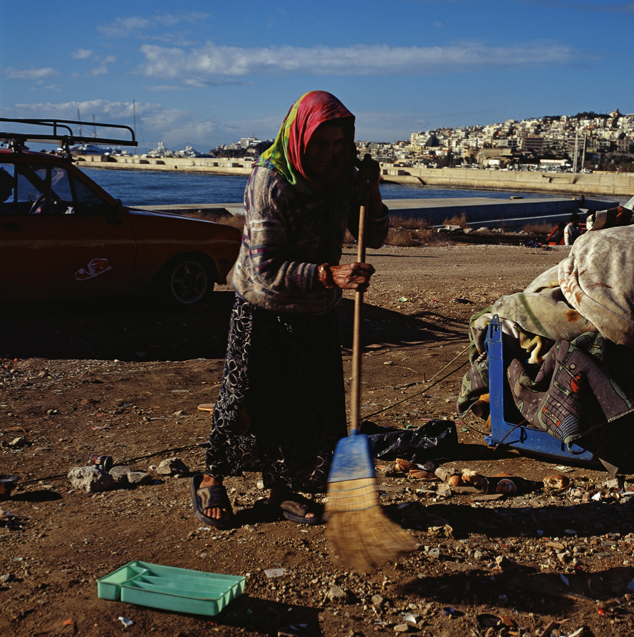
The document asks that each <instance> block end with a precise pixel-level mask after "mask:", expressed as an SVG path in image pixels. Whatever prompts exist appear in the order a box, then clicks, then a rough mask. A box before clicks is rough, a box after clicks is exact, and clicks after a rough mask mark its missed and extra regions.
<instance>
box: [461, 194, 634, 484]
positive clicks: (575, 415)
mask: <svg viewBox="0 0 634 637" xmlns="http://www.w3.org/2000/svg"><path fill="white" fill-rule="evenodd" d="M633 201H634V199H633ZM626 205H627V204H626ZM631 217H632V211H631V210H629V209H628V208H623V207H619V208H617V209H614V210H610V211H602V212H599V213H597V214H596V216H595V219H594V225H593V227H592V229H591V231H589V232H587V233H585V234H583V235H581V237H579V238H578V239H577V240H576V241H575V243H574V245H573V246H572V248H571V250H570V254H569V256H568V257H567V258H565V259H564V260H563V261H561V262H560V263H559V264H558V265H557V266H555V267H554V268H551V269H550V270H547V271H546V272H544V273H543V274H541V275H540V276H539V277H537V279H535V280H534V281H533V282H532V283H531V284H530V285H529V286H528V287H527V288H526V289H525V290H524V291H523V292H520V293H518V294H511V295H508V296H502V297H501V298H499V299H498V300H497V301H496V302H495V303H494V304H493V305H492V306H490V307H488V308H486V309H485V310H483V311H481V312H479V313H478V314H474V315H473V316H472V318H471V322H470V330H469V336H470V339H471V344H472V346H471V352H470V362H471V368H470V370H469V371H468V372H467V374H466V375H465V377H464V379H463V383H462V389H461V392H460V396H459V398H458V412H459V413H464V412H466V411H467V410H468V409H469V408H470V407H471V406H473V405H474V404H475V403H476V402H478V401H479V400H480V399H481V398H482V396H483V395H485V394H488V391H489V389H488V384H489V383H488V362H487V357H486V350H485V339H486V333H487V329H488V325H489V323H490V322H491V319H492V318H493V316H495V315H497V316H498V317H499V320H500V322H501V326H502V338H503V350H504V359H505V361H504V362H505V368H506V370H507V380H508V383H509V387H510V395H511V396H512V401H513V402H514V406H513V405H511V407H512V410H514V412H515V413H514V416H510V417H506V416H505V419H506V420H507V421H509V422H510V421H513V420H512V419H513V418H514V421H515V422H517V423H523V424H525V425H526V424H527V425H528V426H532V427H536V428H539V429H543V430H544V431H547V432H548V433H550V434H551V435H553V436H554V437H555V438H557V439H558V440H561V441H562V442H564V443H566V444H571V443H572V442H576V443H577V444H578V445H580V446H582V447H583V448H585V449H588V450H590V451H593V452H594V453H595V455H597V457H598V458H599V459H601V460H602V461H603V462H604V464H605V465H606V466H607V467H609V468H610V470H612V471H613V472H616V471H617V470H621V471H631V470H634V225H630V221H631Z"/></svg>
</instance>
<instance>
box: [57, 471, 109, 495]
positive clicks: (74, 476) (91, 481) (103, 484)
mask: <svg viewBox="0 0 634 637" xmlns="http://www.w3.org/2000/svg"><path fill="white" fill-rule="evenodd" d="M68 479H69V480H70V483H71V485H72V486H73V488H74V489H80V490H82V491H86V492H87V493H99V492H101V491H109V490H110V489H113V488H114V485H115V482H114V478H113V477H112V476H111V475H110V474H109V473H106V472H105V471H101V470H99V469H97V467H75V468H74V469H71V470H70V471H69V473H68Z"/></svg>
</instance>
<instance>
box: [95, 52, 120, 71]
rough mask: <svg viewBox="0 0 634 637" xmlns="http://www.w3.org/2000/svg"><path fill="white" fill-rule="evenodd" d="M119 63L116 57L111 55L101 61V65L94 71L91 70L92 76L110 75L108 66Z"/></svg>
mask: <svg viewBox="0 0 634 637" xmlns="http://www.w3.org/2000/svg"><path fill="white" fill-rule="evenodd" d="M116 61H117V58H116V57H115V56H114V55H109V56H107V57H105V58H104V59H103V60H101V64H100V65H99V66H97V67H95V68H93V69H90V74H91V75H93V76H97V75H105V74H106V73H108V64H113V63H114V62H116Z"/></svg>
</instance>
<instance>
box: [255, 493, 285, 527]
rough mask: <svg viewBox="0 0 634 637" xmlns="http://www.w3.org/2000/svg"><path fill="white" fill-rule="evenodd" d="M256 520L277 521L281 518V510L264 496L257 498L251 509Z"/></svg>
mask: <svg viewBox="0 0 634 637" xmlns="http://www.w3.org/2000/svg"><path fill="white" fill-rule="evenodd" d="M251 513H252V516H253V518H254V521H256V522H278V521H279V520H281V519H282V511H281V509H280V507H279V506H275V505H273V504H271V503H270V502H269V501H268V500H267V499H266V498H262V499H261V500H257V501H256V502H255V503H254V504H253V508H252V509H251Z"/></svg>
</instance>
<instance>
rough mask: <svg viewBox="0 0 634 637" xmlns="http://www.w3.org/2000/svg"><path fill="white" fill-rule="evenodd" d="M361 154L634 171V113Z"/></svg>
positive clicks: (434, 134) (257, 144)
mask: <svg viewBox="0 0 634 637" xmlns="http://www.w3.org/2000/svg"><path fill="white" fill-rule="evenodd" d="M271 143H272V140H266V141H263V140H258V139H256V138H254V137H246V138H242V139H241V140H240V141H239V142H236V143H234V144H230V145H226V146H218V147H217V148H215V149H214V150H212V151H211V152H210V155H213V156H216V157H250V156H253V157H257V156H259V155H260V154H261V153H262V152H263V151H264V150H265V149H266V148H268V147H269V146H270V145H271ZM357 150H358V152H359V154H361V155H364V154H365V153H370V154H371V155H372V156H373V157H374V158H375V159H377V160H378V161H380V162H381V163H383V164H392V165H394V166H428V167H430V168H443V167H446V166H462V167H465V166H471V167H473V168H489V169H502V170H542V171H543V170H552V171H565V172H590V171H597V170H599V171H611V172H620V171H623V172H634V114H631V115H623V114H621V113H620V112H619V110H618V109H616V110H615V111H613V112H612V113H609V114H597V113H591V112H590V113H578V114H577V115H573V116H570V115H561V116H553V117H541V118H533V119H524V120H521V121H516V120H514V119H509V120H507V121H505V122H501V123H497V124H487V125H484V126H464V127H460V128H437V129H434V130H428V131H419V132H416V133H412V134H411V135H410V137H409V139H408V140H406V141H397V142H392V143H383V142H367V141H360V142H357Z"/></svg>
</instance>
